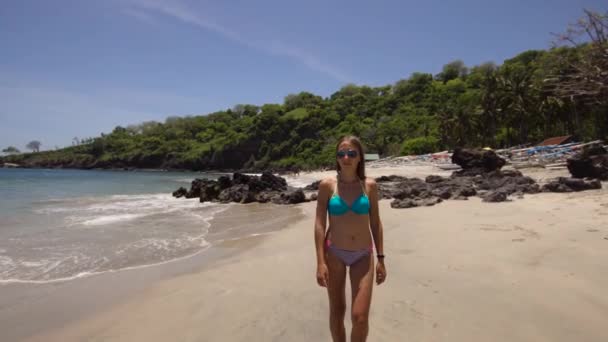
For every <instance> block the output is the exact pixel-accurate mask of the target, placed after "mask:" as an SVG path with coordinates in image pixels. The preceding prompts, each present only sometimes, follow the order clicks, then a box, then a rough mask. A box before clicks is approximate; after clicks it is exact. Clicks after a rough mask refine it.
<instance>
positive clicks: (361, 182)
mask: <svg viewBox="0 0 608 342" xmlns="http://www.w3.org/2000/svg"><path fill="white" fill-rule="evenodd" d="M359 184H361V191H363V193H364V194H365V196H367V191H366V190H365V180H361V179H360V180H359ZM368 197H369V196H368Z"/></svg>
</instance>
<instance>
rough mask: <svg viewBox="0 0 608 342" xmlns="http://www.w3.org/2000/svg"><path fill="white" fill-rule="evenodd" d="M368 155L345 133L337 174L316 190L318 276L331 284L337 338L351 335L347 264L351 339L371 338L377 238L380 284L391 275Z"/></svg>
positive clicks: (331, 313) (331, 319)
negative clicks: (349, 299) (347, 294)
mask: <svg viewBox="0 0 608 342" xmlns="http://www.w3.org/2000/svg"><path fill="white" fill-rule="evenodd" d="M363 157H364V154H363V147H362V146H361V142H360V141H359V139H358V138H356V137H353V136H346V137H343V138H340V140H339V141H338V144H337V146H336V164H337V165H336V166H337V171H338V174H337V176H336V177H335V178H334V177H332V178H327V179H324V180H322V181H321V183H320V184H319V193H318V196H317V213H316V220H315V245H316V250H317V282H318V283H319V285H320V286H323V287H326V288H327V293H328V295H329V328H330V330H331V335H332V338H333V340H334V341H346V332H345V328H344V315H345V311H346V298H345V283H346V269H347V268H349V272H348V273H349V276H350V285H351V289H352V306H351V307H352V311H351V320H352V323H353V324H352V326H353V327H352V331H351V341H365V340H366V338H367V334H368V330H369V325H368V317H369V307H370V303H371V298H372V287H373V281H374V255H373V247H374V244H375V247H376V253H377V255H376V256H377V258H378V264H377V265H376V283H377V284H378V285H380V284H382V283H383V282H384V281H385V280H386V269H385V266H384V254H383V240H382V223H381V222H380V213H379V211H378V186H377V184H376V182H375V181H374V180H373V179H368V178H366V177H365V160H364V159H363ZM328 218H329V226H328V229H327V232H326V230H325V228H326V226H327V220H328ZM370 230H371V234H370ZM372 238H373V239H372Z"/></svg>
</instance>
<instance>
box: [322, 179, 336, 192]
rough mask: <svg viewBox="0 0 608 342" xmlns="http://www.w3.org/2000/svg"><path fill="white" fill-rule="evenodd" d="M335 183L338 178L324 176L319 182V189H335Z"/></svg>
mask: <svg viewBox="0 0 608 342" xmlns="http://www.w3.org/2000/svg"><path fill="white" fill-rule="evenodd" d="M334 184H336V179H335V178H332V177H327V178H323V179H322V180H321V183H319V190H321V188H323V189H333V187H334Z"/></svg>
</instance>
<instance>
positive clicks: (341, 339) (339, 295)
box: [325, 251, 346, 342]
mask: <svg viewBox="0 0 608 342" xmlns="http://www.w3.org/2000/svg"><path fill="white" fill-rule="evenodd" d="M325 261H326V262H327V268H328V270H329V280H328V282H327V294H328V295H329V329H330V331H331V336H332V339H333V341H334V342H346V331H345V329H344V315H345V313H346V295H345V294H344V285H345V283H346V266H345V265H344V263H343V262H342V260H340V259H338V257H336V256H335V255H334V254H333V253H332V252H330V251H327V252H326V256H325Z"/></svg>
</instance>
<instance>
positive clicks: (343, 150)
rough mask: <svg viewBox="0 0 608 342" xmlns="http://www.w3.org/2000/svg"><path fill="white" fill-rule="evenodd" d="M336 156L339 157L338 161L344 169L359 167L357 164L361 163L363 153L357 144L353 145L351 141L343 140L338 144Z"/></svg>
mask: <svg viewBox="0 0 608 342" xmlns="http://www.w3.org/2000/svg"><path fill="white" fill-rule="evenodd" d="M336 158H337V159H338V163H339V164H340V167H341V168H342V169H350V168H352V169H355V170H356V169H357V165H359V161H361V154H360V153H359V150H358V149H357V147H355V145H353V144H352V143H351V142H350V141H343V142H342V143H340V146H338V151H337V152H336Z"/></svg>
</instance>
